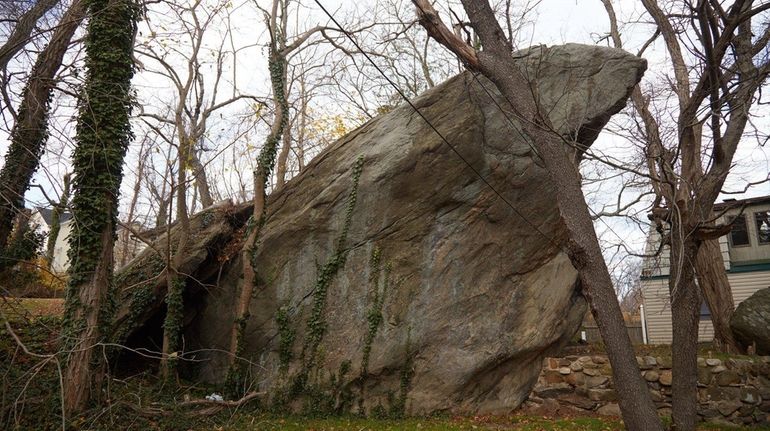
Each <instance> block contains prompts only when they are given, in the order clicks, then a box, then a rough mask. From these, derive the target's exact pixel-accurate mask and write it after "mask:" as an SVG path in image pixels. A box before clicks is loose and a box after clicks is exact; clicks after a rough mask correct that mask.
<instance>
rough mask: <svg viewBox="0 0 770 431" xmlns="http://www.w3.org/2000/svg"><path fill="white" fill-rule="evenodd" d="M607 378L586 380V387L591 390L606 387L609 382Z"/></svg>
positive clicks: (593, 377) (597, 377)
mask: <svg viewBox="0 0 770 431" xmlns="http://www.w3.org/2000/svg"><path fill="white" fill-rule="evenodd" d="M609 380H610V379H608V378H607V377H606V376H589V377H586V379H585V386H586V387H587V388H589V389H591V388H598V387H600V386H605V385H606V384H607V382H609Z"/></svg>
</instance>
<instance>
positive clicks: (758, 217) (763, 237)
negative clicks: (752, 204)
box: [754, 211, 770, 244]
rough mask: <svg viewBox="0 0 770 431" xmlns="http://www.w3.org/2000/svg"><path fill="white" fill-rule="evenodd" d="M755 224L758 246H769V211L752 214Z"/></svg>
mask: <svg viewBox="0 0 770 431" xmlns="http://www.w3.org/2000/svg"><path fill="white" fill-rule="evenodd" d="M754 221H756V223H757V240H758V241H759V243H760V244H770V211H759V212H756V213H754Z"/></svg>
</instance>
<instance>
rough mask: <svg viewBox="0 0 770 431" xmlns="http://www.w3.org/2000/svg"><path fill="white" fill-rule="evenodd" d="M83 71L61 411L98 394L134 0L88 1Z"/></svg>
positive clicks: (125, 139)
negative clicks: (98, 345) (100, 346)
mask: <svg viewBox="0 0 770 431" xmlns="http://www.w3.org/2000/svg"><path fill="white" fill-rule="evenodd" d="M88 14H89V17H90V19H89V24H88V31H87V34H86V37H85V51H86V58H85V67H86V70H87V74H86V79H85V84H84V88H83V93H84V94H83V102H82V103H81V105H80V110H79V114H78V123H77V135H76V141H77V146H76V148H75V151H74V153H73V161H72V164H73V172H74V179H73V184H72V185H73V189H74V197H73V200H72V212H73V215H74V219H75V224H74V228H73V231H72V233H71V235H70V256H71V258H72V262H71V265H70V267H69V285H68V286H67V295H66V301H65V314H64V328H63V339H64V340H65V346H64V347H65V351H67V352H69V356H68V358H67V365H66V371H65V374H64V378H63V381H64V388H63V390H64V408H65V411H66V412H67V413H68V414H70V415H73V414H77V413H79V412H80V411H82V410H83V409H84V408H85V407H86V406H87V405H88V403H89V401H90V400H91V399H94V398H98V397H99V396H100V395H101V382H102V380H103V376H104V372H105V364H104V361H103V359H102V358H103V354H102V352H101V351H100V350H95V348H96V347H97V344H98V343H99V342H101V341H102V338H103V337H104V335H105V331H107V330H108V328H109V325H110V321H111V309H112V307H111V304H110V300H109V299H110V295H111V292H110V286H111V279H112V270H113V246H114V240H113V238H114V235H115V224H116V220H117V214H118V196H119V194H120V182H121V179H122V176H123V159H124V158H125V155H126V150H127V149H128V145H129V143H130V140H131V125H130V121H129V118H130V114H131V88H130V87H131V78H132V76H133V57H132V53H133V42H134V34H135V31H136V26H135V23H136V21H135V20H136V15H137V7H136V4H135V3H134V1H133V0H90V1H89V2H88Z"/></svg>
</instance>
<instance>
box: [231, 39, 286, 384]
mask: <svg viewBox="0 0 770 431" xmlns="http://www.w3.org/2000/svg"><path fill="white" fill-rule="evenodd" d="M273 43H276V41H273ZM268 63H269V64H268V67H269V69H270V72H271V73H270V80H271V84H272V87H273V101H274V102H275V118H273V124H272V126H271V128H270V134H269V135H268V136H267V139H265V145H264V146H263V147H262V150H261V151H260V153H259V161H258V163H257V169H256V170H255V171H254V212H253V213H252V216H251V220H250V222H249V223H250V227H249V229H250V230H249V234H248V236H247V237H246V241H245V242H244V244H243V248H242V251H241V259H242V261H243V281H242V282H241V286H240V295H239V296H238V303H237V305H236V311H235V321H234V322H233V327H232V329H231V332H230V370H231V376H235V375H234V373H236V374H237V372H238V370H237V368H238V364H237V363H236V360H237V358H238V353H239V352H240V350H241V348H242V346H241V338H242V333H243V330H244V328H245V327H246V323H247V321H248V319H249V305H250V304H251V296H252V294H253V292H254V287H255V285H256V282H257V277H256V270H257V262H256V261H255V258H256V247H257V240H258V239H259V231H260V229H261V228H262V225H263V224H264V217H265V209H266V208H265V202H266V201H267V195H266V189H267V182H268V179H269V178H270V173H271V172H272V170H273V167H274V165H275V159H276V153H277V151H278V143H279V142H280V140H281V138H282V137H283V131H284V128H285V127H286V125H287V123H288V118H287V117H288V114H289V105H288V103H287V101H286V97H285V95H286V93H285V86H286V58H285V57H283V56H282V55H281V54H280V53H279V52H277V50H276V47H275V46H272V47H271V53H270V58H269V61H268Z"/></svg>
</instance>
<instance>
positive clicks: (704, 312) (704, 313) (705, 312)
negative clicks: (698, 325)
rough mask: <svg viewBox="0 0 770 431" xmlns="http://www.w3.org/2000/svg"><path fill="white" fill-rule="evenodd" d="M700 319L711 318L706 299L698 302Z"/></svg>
mask: <svg viewBox="0 0 770 431" xmlns="http://www.w3.org/2000/svg"><path fill="white" fill-rule="evenodd" d="M700 320H711V310H709V306H708V304H706V301H703V302H702V303H701V304H700Z"/></svg>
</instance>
